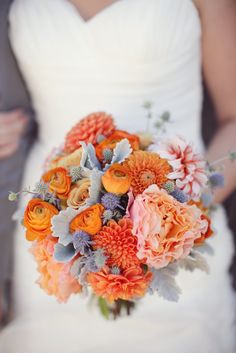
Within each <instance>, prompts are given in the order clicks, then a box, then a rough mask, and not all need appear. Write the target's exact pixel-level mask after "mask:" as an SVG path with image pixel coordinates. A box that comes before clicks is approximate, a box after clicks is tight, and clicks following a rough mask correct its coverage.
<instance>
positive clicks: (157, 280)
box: [149, 264, 181, 302]
mask: <svg viewBox="0 0 236 353" xmlns="http://www.w3.org/2000/svg"><path fill="white" fill-rule="evenodd" d="M152 272H153V280H152V282H151V284H150V287H149V291H150V293H151V294H153V293H154V292H157V294H158V295H159V296H160V297H162V298H164V299H166V300H168V301H172V302H177V301H178V300H179V296H180V294H181V289H180V287H179V286H178V285H177V283H176V281H175V276H176V275H177V273H178V269H177V266H176V264H171V265H169V266H167V267H165V268H162V269H160V270H152Z"/></svg>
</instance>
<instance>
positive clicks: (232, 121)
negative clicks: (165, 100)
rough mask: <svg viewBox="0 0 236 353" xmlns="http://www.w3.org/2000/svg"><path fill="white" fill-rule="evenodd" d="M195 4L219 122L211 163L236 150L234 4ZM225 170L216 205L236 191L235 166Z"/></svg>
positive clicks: (203, 0)
mask: <svg viewBox="0 0 236 353" xmlns="http://www.w3.org/2000/svg"><path fill="white" fill-rule="evenodd" d="M195 3H196V6H197V7H198V9H199V13H200V17H201V20H202V28H203V37H202V40H203V44H202V45H203V70H204V74H205V78H206V82H207V85H208V88H209V91H210V93H211V96H212V98H213V102H214V105H215V108H216V111H217V116H218V120H219V130H218V132H217V134H216V135H215V137H214V139H213V140H212V142H211V144H210V147H209V149H208V152H207V159H208V160H209V161H210V162H211V161H214V160H216V159H218V158H220V157H222V156H224V155H225V154H227V153H228V152H229V151H232V150H236V1H235V0H195ZM209 128H210V127H209ZM224 167H225V170H224V176H225V181H226V186H225V187H224V188H223V189H221V190H219V191H217V193H216V195H215V201H216V202H221V201H223V200H224V199H225V198H226V197H227V196H228V195H229V194H230V193H231V192H232V191H233V190H234V189H235V187H236V162H234V163H232V162H230V161H227V162H225V163H224Z"/></svg>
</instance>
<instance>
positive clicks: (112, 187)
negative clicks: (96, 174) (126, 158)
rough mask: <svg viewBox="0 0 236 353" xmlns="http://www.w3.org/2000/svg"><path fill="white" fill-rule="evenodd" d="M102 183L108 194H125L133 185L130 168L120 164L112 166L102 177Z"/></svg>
mask: <svg viewBox="0 0 236 353" xmlns="http://www.w3.org/2000/svg"><path fill="white" fill-rule="evenodd" d="M102 183H103V186H104V188H105V189H106V191H107V192H111V193H113V194H125V193H126V192H127V191H128V190H129V188H130V183H131V178H130V175H129V170H128V168H127V167H126V166H124V165H122V164H119V163H114V164H112V166H111V167H110V168H109V169H108V170H107V171H106V172H105V174H104V175H103V176H102Z"/></svg>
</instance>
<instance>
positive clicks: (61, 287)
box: [31, 237, 81, 302]
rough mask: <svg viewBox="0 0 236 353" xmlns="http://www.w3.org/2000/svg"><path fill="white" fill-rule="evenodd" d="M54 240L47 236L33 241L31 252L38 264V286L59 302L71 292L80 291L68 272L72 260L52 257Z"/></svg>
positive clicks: (64, 300)
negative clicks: (61, 261) (65, 261)
mask: <svg viewBox="0 0 236 353" xmlns="http://www.w3.org/2000/svg"><path fill="white" fill-rule="evenodd" d="M56 242H57V240H56V239H55V238H52V237H47V238H45V239H43V240H41V241H39V242H37V243H34V244H33V246H32V248H31V253H32V254H33V256H34V258H35V260H36V262H37V264H38V267H37V269H38V272H39V273H40V278H39V279H38V281H37V283H38V284H39V286H40V287H41V288H42V289H43V290H44V291H45V292H46V293H47V294H48V295H55V296H56V297H57V299H58V301H59V302H66V301H67V300H68V299H69V297H70V296H71V294H76V293H79V292H81V285H80V284H79V282H78V280H76V279H75V278H74V277H72V275H71V273H70V270H71V267H72V265H73V261H71V262H70V263H66V264H64V263H58V262H56V261H55V260H54V259H53V252H54V245H55V244H56Z"/></svg>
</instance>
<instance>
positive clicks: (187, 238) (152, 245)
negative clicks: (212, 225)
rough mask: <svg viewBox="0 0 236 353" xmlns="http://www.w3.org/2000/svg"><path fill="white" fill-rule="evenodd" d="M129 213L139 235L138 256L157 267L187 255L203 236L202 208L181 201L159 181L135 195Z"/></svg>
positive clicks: (135, 232)
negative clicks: (160, 187) (161, 187)
mask: <svg viewBox="0 0 236 353" xmlns="http://www.w3.org/2000/svg"><path fill="white" fill-rule="evenodd" d="M130 217H131V219H132V221H133V234H135V235H136V236H137V238H138V254H137V256H138V258H139V259H140V260H143V261H146V264H147V265H149V266H151V267H154V268H156V269H159V268H162V267H165V266H167V265H168V264H169V263H170V262H172V261H174V260H178V259H181V258H184V257H186V256H187V255H188V254H189V253H190V251H191V249H192V248H193V246H194V242H195V241H196V239H198V238H200V237H201V229H202V226H203V225H202V219H201V211H200V210H199V209H198V208H197V207H196V206H189V205H186V204H183V203H180V202H178V201H177V200H176V199H174V198H173V197H172V196H170V195H169V194H168V193H167V192H166V191H165V190H161V189H159V188H158V186H157V185H151V186H150V187H149V188H148V189H146V190H145V191H144V192H143V193H142V194H140V195H138V196H136V198H135V200H134V202H133V204H132V206H131V208H130Z"/></svg>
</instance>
